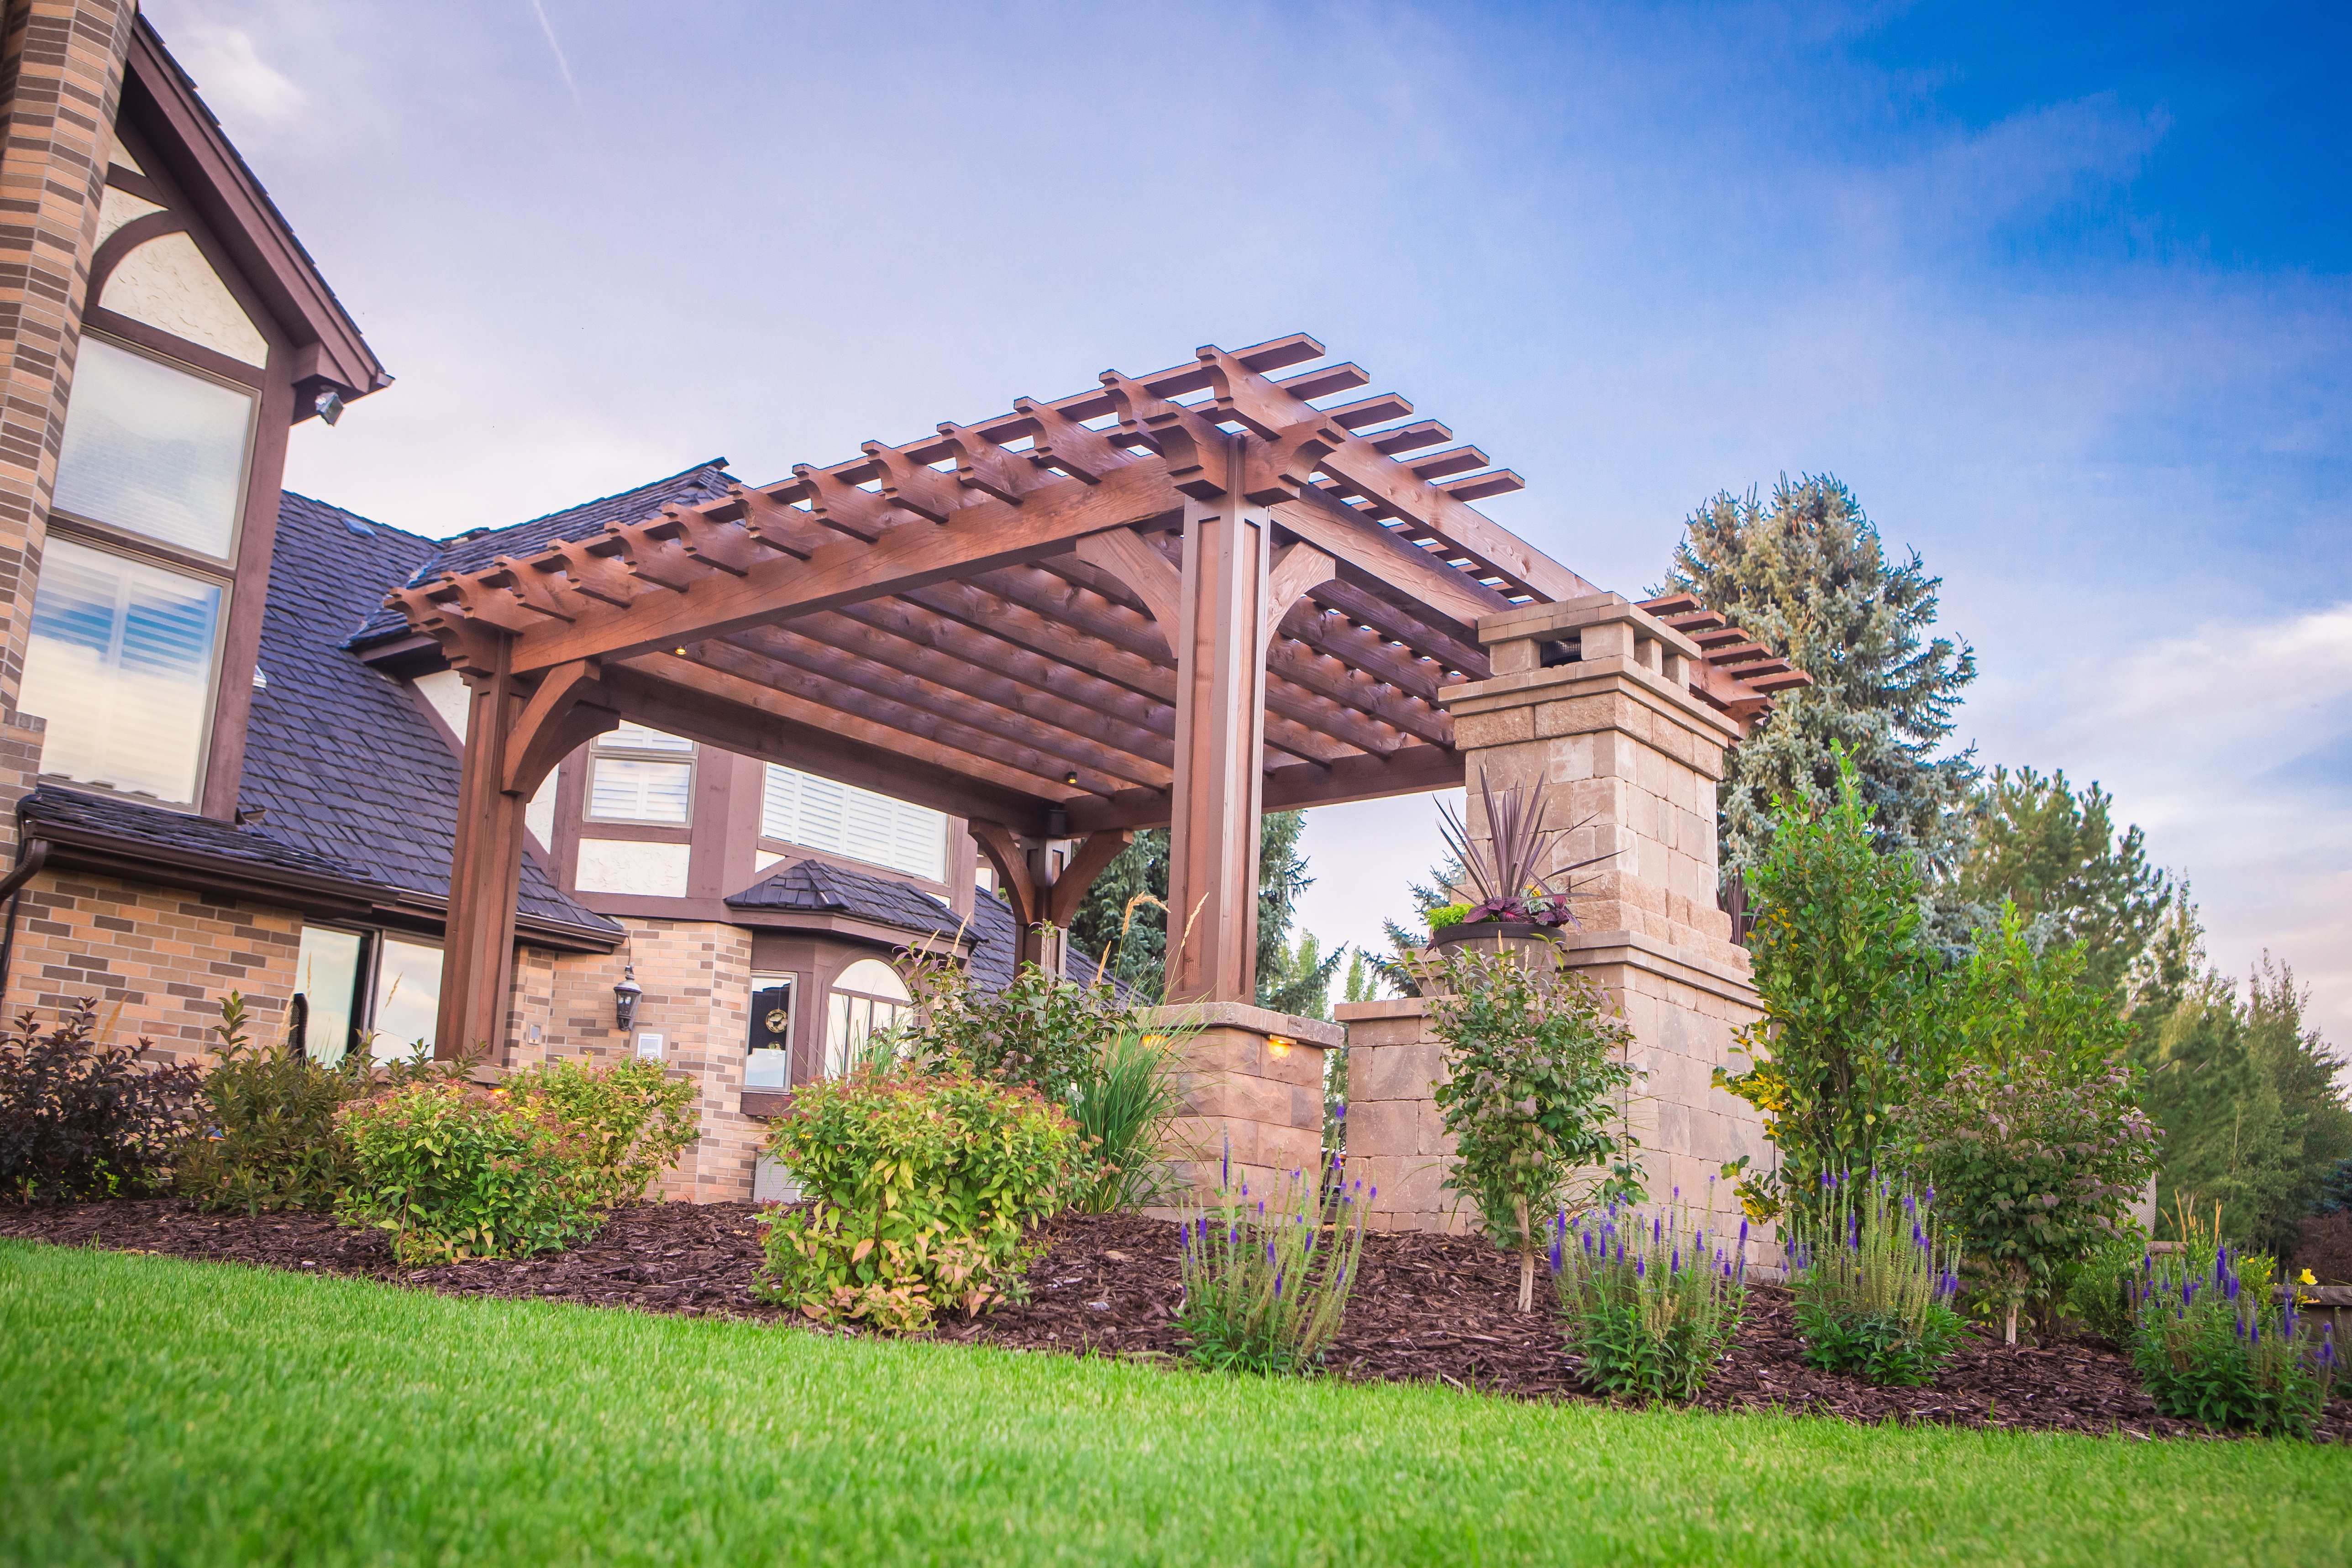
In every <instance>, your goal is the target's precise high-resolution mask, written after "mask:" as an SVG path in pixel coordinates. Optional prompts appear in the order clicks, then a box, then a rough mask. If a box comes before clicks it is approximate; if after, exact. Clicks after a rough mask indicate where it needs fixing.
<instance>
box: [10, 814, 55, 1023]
mask: <svg viewBox="0 0 2352 1568" xmlns="http://www.w3.org/2000/svg"><path fill="white" fill-rule="evenodd" d="M24 831H25V818H24V815H23V813H21V812H20V813H18V815H17V817H16V832H17V834H18V837H17V840H16V866H15V867H14V869H12V870H11V871H10V872H9V873H8V874H7V875H6V876H5V877H0V898H5V899H6V900H7V901H8V924H7V928H6V930H5V933H0V997H5V996H6V995H7V994H8V964H9V961H10V960H11V959H13V958H14V957H15V956H16V892H17V890H18V889H19V888H21V887H23V886H24V885H25V884H26V883H28V882H30V881H32V880H33V877H34V874H35V873H37V872H38V871H39V870H40V869H41V867H42V866H44V865H46V864H47V863H48V859H49V841H48V840H47V839H35V840H33V841H30V842H27V841H26V840H25V838H24V837H23V834H24Z"/></svg>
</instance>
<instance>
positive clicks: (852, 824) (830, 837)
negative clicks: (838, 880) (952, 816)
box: [760, 762, 948, 882]
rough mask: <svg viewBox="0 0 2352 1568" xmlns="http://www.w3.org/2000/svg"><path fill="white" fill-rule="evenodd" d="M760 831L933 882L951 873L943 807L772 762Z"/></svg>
mask: <svg viewBox="0 0 2352 1568" xmlns="http://www.w3.org/2000/svg"><path fill="white" fill-rule="evenodd" d="M760 832H761V836H763V837H766V838H771V839H782V841H785V842H786V843H793V844H804V845H806V846H807V847H808V848H810V849H813V850H828V851H830V852H833V853H835V854H837V855H847V856H849V857H850V858H851V859H852V860H861V861H866V862H869V863H871V864H874V865H879V866H887V867H889V868H890V869H891V870H893V871H900V872H905V873H908V875H910V876H921V877H929V879H930V880H931V881H933V882H940V881H944V880H945V879H946V877H947V873H948V820H947V818H945V817H944V816H942V815H940V813H939V812H937V811H934V810H929V808H928V807H923V806H914V805H909V804H908V803H907V802H906V801H904V800H892V799H891V798H890V797H889V796H887V795H878V794H877V793H875V792H874V791H873V790H871V789H858V788H857V787H856V785H854V784H840V783H836V782H835V781H834V780H833V779H819V778H817V777H816V776H815V775H814V774H812V773H802V772H799V771H797V770H796V769H793V768H779V767H777V766H776V765H775V764H774V763H772V762H771V763H770V764H768V775H767V788H766V792H765V795H764V797H763V799H762V800H761V811H760Z"/></svg>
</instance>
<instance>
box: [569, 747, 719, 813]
mask: <svg viewBox="0 0 2352 1568" xmlns="http://www.w3.org/2000/svg"><path fill="white" fill-rule="evenodd" d="M693 800H694V742H692V741H690V740H684V739H681V738H679V737H677V736H675V735H664V734H663V733H662V732H661V731H660V730H657V729H647V728H646V727H644V726H642V725H635V724H625V725H623V726H622V727H620V728H618V729H616V730H614V731H613V732H612V733H611V734H609V735H604V736H600V737H597V740H596V744H595V747H593V750H592V752H591V754H590V760H589V764H588V815H589V816H591V817H593V818H595V819H596V820H598V821H606V822H678V823H683V822H685V821H687V819H688V815H689V812H690V810H691V806H692V802H693Z"/></svg>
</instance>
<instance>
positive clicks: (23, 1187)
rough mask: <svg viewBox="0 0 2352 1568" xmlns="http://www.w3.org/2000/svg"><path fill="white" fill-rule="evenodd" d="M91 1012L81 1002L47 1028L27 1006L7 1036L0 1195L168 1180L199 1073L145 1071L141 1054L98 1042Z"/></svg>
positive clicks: (88, 1193) (1, 1070) (83, 1193)
mask: <svg viewBox="0 0 2352 1568" xmlns="http://www.w3.org/2000/svg"><path fill="white" fill-rule="evenodd" d="M92 1009H93V1004H92V1003H91V1002H89V1001H88V1000H84V1001H83V1002H81V1003H80V1004H79V1006H77V1007H76V1008H75V1009H74V1010H73V1011H71V1012H69V1013H65V1014H62V1015H60V1016H59V1018H58V1025H57V1027H56V1028H55V1029H53V1030H50V1031H49V1032H48V1033H47V1034H42V1033H41V1032H39V1030H37V1029H36V1028H35V1026H34V1022H33V1014H32V1013H31V1012H30V1011H26V1012H25V1013H23V1014H21V1015H20V1016H19V1017H18V1018H17V1019H16V1028H15V1029H14V1030H10V1031H8V1032H7V1033H6V1034H5V1035H0V1192H5V1193H7V1194H8V1195H9V1196H10V1197H16V1198H18V1199H20V1200H22V1201H25V1202H28V1203H29V1202H31V1201H33V1200H35V1199H37V1198H41V1199H62V1198H79V1197H114V1196H115V1195H117V1194H119V1193H126V1192H144V1191H146V1190H148V1189H149V1188H151V1187H153V1186H157V1185H159V1184H160V1183H161V1182H162V1180H163V1176H164V1174H165V1172H166V1170H167V1169H168V1167H169V1166H170V1164H171V1161H172V1158H173V1153H174V1151H175V1150H176V1149H177V1148H178V1146H179V1143H180V1134H181V1130H182V1124H183V1118H184V1116H185V1115H186V1114H187V1107H188V1103H189V1101H190V1100H191V1099H193V1098H194V1094H195V1091H196V1071H195V1069H194V1068H193V1067H142V1066H141V1065H140V1064H139V1052H138V1051H136V1050H133V1049H131V1047H129V1046H121V1045H100V1044H99V1043H97V1042H96V1041H95V1040H93V1039H92V1038H91V1037H92V1036H93V1035H94V1034H96V1032H97V1030H98V1019H97V1015H96V1013H95V1012H94V1011H93V1010H92ZM139 1043H140V1045H141V1047H142V1048H143V1047H144V1046H145V1045H146V1043H147V1042H146V1041H144V1040H142V1041H140V1042H139Z"/></svg>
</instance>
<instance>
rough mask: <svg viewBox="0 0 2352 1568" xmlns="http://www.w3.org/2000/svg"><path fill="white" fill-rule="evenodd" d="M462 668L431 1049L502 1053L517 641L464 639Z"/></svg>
mask: <svg viewBox="0 0 2352 1568" xmlns="http://www.w3.org/2000/svg"><path fill="white" fill-rule="evenodd" d="M469 641H470V642H471V643H473V644H474V649H475V651H476V657H474V658H473V659H471V660H469V661H467V664H465V665H463V666H461V667H460V669H459V671H458V673H459V674H462V675H464V676H465V678H466V684H467V686H468V687H470V688H471V690H472V694H473V702H472V706H471V707H470V709H469V710H468V712H467V717H466V761H465V769H464V773H463V775H462V777H461V780H460V782H459V784H458V787H457V841H456V842H455V843H454V844H453V845H452V846H451V851H450V856H449V918H448V923H447V924H446V926H445V927H444V928H443V938H442V948H441V1010H440V1016H439V1018H438V1019H436V1023H435V1026H434V1037H433V1054H434V1055H436V1056H437V1057H441V1058H444V1059H446V1058H450V1057H455V1056H457V1055H459V1054H460V1053H462V1052H464V1051H467V1050H468V1049H471V1048H473V1047H476V1046H481V1047H485V1048H487V1049H488V1051H489V1052H490V1056H491V1060H493V1061H497V1060H499V1058H500V1057H502V1056H503V1054H504V1048H505V1044H506V1019H505V1013H506V1000H507V990H508V986H509V979H510V978H511V977H512V974H513V970H514V910H515V894H516V893H517V891H518V890H519V889H520V886H521V883H522V839H523V821H522V814H523V806H524V797H522V796H519V795H509V794H508V793H507V792H506V790H505V789H502V788H501V785H502V784H503V783H504V782H505V775H506V770H507V769H506V754H507V747H508V745H509V742H510V740H511V738H512V735H513V730H514V725H515V720H516V718H517V717H519V716H520V711H521V708H522V695H521V694H520V691H519V690H518V688H517V686H516V683H515V678H514V672H513V669H512V667H511V665H512V658H511V653H512V649H513V642H514V640H513V639H512V638H511V637H508V636H505V635H503V634H500V633H497V632H490V633H486V634H483V635H480V636H478V637H477V638H474V639H470V640H469Z"/></svg>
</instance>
